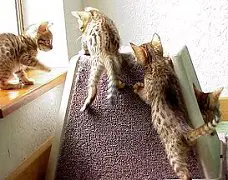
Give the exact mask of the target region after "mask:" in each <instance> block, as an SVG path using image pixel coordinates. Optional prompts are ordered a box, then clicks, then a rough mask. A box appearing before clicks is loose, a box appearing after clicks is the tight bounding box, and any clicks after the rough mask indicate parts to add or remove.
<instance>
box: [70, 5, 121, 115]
mask: <svg viewBox="0 0 228 180" xmlns="http://www.w3.org/2000/svg"><path fill="white" fill-rule="evenodd" d="M72 15H73V16H75V17H76V18H77V20H78V24H79V29H80V31H81V32H82V51H83V53H84V54H90V56H91V58H93V62H92V67H91V72H90V77H89V82H88V95H87V98H86V100H85V103H84V105H83V106H82V108H81V110H80V111H84V110H85V109H86V108H87V107H88V106H89V105H90V104H91V103H92V102H93V100H94V99H95V97H96V94H97V84H98V81H99V79H100V76H101V74H102V72H103V71H106V73H107V75H108V96H107V98H108V99H109V101H110V102H112V99H113V97H114V96H115V93H116V87H117V88H123V87H124V83H122V82H121V81H120V80H119V78H118V74H119V73H120V69H121V64H122V58H121V57H120V55H119V53H118V50H119V47H120V37H119V33H118V30H117V28H116V26H115V25H114V22H113V21H112V20H111V19H109V18H108V17H107V16H105V15H104V14H103V13H101V12H100V11H99V10H97V9H95V8H91V7H87V8H85V11H76V12H72Z"/></svg>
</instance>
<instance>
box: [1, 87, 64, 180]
mask: <svg viewBox="0 0 228 180" xmlns="http://www.w3.org/2000/svg"><path fill="white" fill-rule="evenodd" d="M62 89H63V85H59V86H57V87H56V88H54V89H52V90H50V91H49V92H47V93H46V94H43V95H42V96H40V97H39V98H37V99H35V100H34V101H32V102H30V103H28V104H26V105H24V106H23V107H21V108H20V109H18V110H17V111H14V112H13V113H11V114H9V115H8V116H6V117H5V118H3V119H0V179H4V178H5V177H6V176H7V175H8V174H9V173H10V172H12V171H13V170H14V169H15V168H16V167H17V166H19V165H20V164H21V163H22V162H23V160H24V159H26V158H27V157H29V156H30V155H31V154H32V153H33V152H34V151H35V150H36V149H37V148H38V147H39V146H40V145H41V144H42V143H43V142H44V141H45V140H47V139H48V137H50V136H51V135H53V133H54V130H55V125H56V117H57V115H58V111H59V106H60V100H61V97H62Z"/></svg>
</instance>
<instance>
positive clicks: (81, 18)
mask: <svg viewBox="0 0 228 180" xmlns="http://www.w3.org/2000/svg"><path fill="white" fill-rule="evenodd" d="M71 14H72V15H73V16H75V17H76V18H77V20H78V28H79V30H80V31H81V32H84V31H85V29H86V27H87V25H88V22H89V19H90V16H91V14H90V12H86V11H72V12H71Z"/></svg>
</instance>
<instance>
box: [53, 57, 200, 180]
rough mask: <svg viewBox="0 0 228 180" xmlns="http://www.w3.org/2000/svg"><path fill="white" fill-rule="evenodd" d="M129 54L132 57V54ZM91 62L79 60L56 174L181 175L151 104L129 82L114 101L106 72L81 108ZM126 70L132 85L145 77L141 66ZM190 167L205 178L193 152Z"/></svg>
mask: <svg viewBox="0 0 228 180" xmlns="http://www.w3.org/2000/svg"><path fill="white" fill-rule="evenodd" d="M125 58H129V59H131V61H132V58H131V56H125ZM89 61H90V59H89V58H87V57H81V59H80V61H79V64H80V68H79V72H78V74H79V78H78V82H77V83H75V86H74V87H73V90H72V95H71V96H72V99H71V101H70V103H69V107H68V113H67V115H68V117H67V121H68V122H67V124H66V127H65V128H64V131H63V133H64V136H65V138H64V141H63V142H62V146H61V151H60V155H59V159H58V164H57V171H56V179H60V180H63V179H76V180H77V179H78V180H90V179H91V180H97V179H107V180H109V179H111V180H112V179H113V180H114V179H115V180H117V179H124V180H134V179H137V180H139V179H142V180H146V179H154V180H160V179H166V178H176V176H175V174H174V173H173V170H172V168H171V166H170V165H169V162H168V160H167V159H166V155H165V152H164V150H163V146H162V144H161V143H160V140H159V137H158V135H157V133H156V131H155V129H154V128H153V126H152V124H151V115H150V107H149V106H148V105H146V104H145V103H144V102H142V101H141V100H140V99H139V98H138V97H137V96H136V95H135V94H134V93H133V92H132V90H131V88H130V87H129V86H127V87H126V88H124V89H123V90H119V91H118V93H117V98H116V99H115V101H114V104H113V105H112V106H111V105H109V103H108V101H107V99H106V96H107V76H106V74H103V75H102V77H101V80H100V83H99V86H98V87H99V90H98V96H97V97H96V99H95V101H94V103H93V104H92V106H91V108H90V109H88V110H87V111H85V112H80V111H79V109H80V108H81V106H82V104H83V103H84V100H85V98H86V94H87V91H86V90H87V89H86V86H87V81H88V74H89V70H90V65H89V64H90V63H89ZM124 69H125V70H124V73H123V79H124V81H125V82H126V83H127V84H128V85H132V84H134V83H135V82H136V81H140V80H142V77H143V73H142V70H141V69H140V67H138V66H136V65H131V66H130V67H128V66H125V68H124ZM189 169H190V170H191V173H192V177H193V178H202V177H204V176H203V173H202V171H201V167H200V166H199V163H198V162H197V160H196V156H195V155H194V153H193V152H191V153H190V157H189Z"/></svg>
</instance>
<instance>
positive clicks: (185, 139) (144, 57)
mask: <svg viewBox="0 0 228 180" xmlns="http://www.w3.org/2000/svg"><path fill="white" fill-rule="evenodd" d="M131 47H132V49H133V51H134V54H135V56H136V61H137V62H138V63H139V64H141V65H142V66H143V67H144V83H140V82H139V83H136V84H135V85H134V86H133V88H134V92H135V93H136V94H138V95H139V97H140V98H141V99H142V100H144V101H145V102H146V103H147V104H150V105H151V116H152V123H153V125H154V127H155V129H156V130H157V132H158V134H159V136H160V139H161V142H162V144H163V145H164V147H165V152H166V154H167V158H168V159H169V161H170V164H171V166H172V167H173V169H174V171H175V173H176V175H177V176H178V177H179V178H181V179H182V180H187V179H191V176H190V173H189V170H188V168H187V153H188V151H189V148H190V146H191V145H193V144H194V141H195V140H196V139H197V138H199V137H200V136H202V135H209V134H210V133H211V132H213V131H214V127H215V126H216V125H217V123H218V122H219V117H220V116H219V115H218V114H215V115H216V116H214V118H213V119H210V121H209V122H208V123H206V124H204V125H202V126H201V127H199V128H197V129H193V128H192V127H190V126H189V125H188V123H187V122H188V115H187V111H186V108H185V107H186V106H185V104H184V101H183V96H182V93H181V89H180V84H179V81H178V78H177V76H176V73H175V71H174V68H173V66H170V65H169V60H170V59H169V58H168V57H164V56H163V48H162V44H161V41H160V37H159V36H158V35H157V34H154V36H153V39H152V42H150V43H145V44H142V45H140V46H137V45H135V44H133V43H131ZM167 62H168V63H167Z"/></svg>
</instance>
